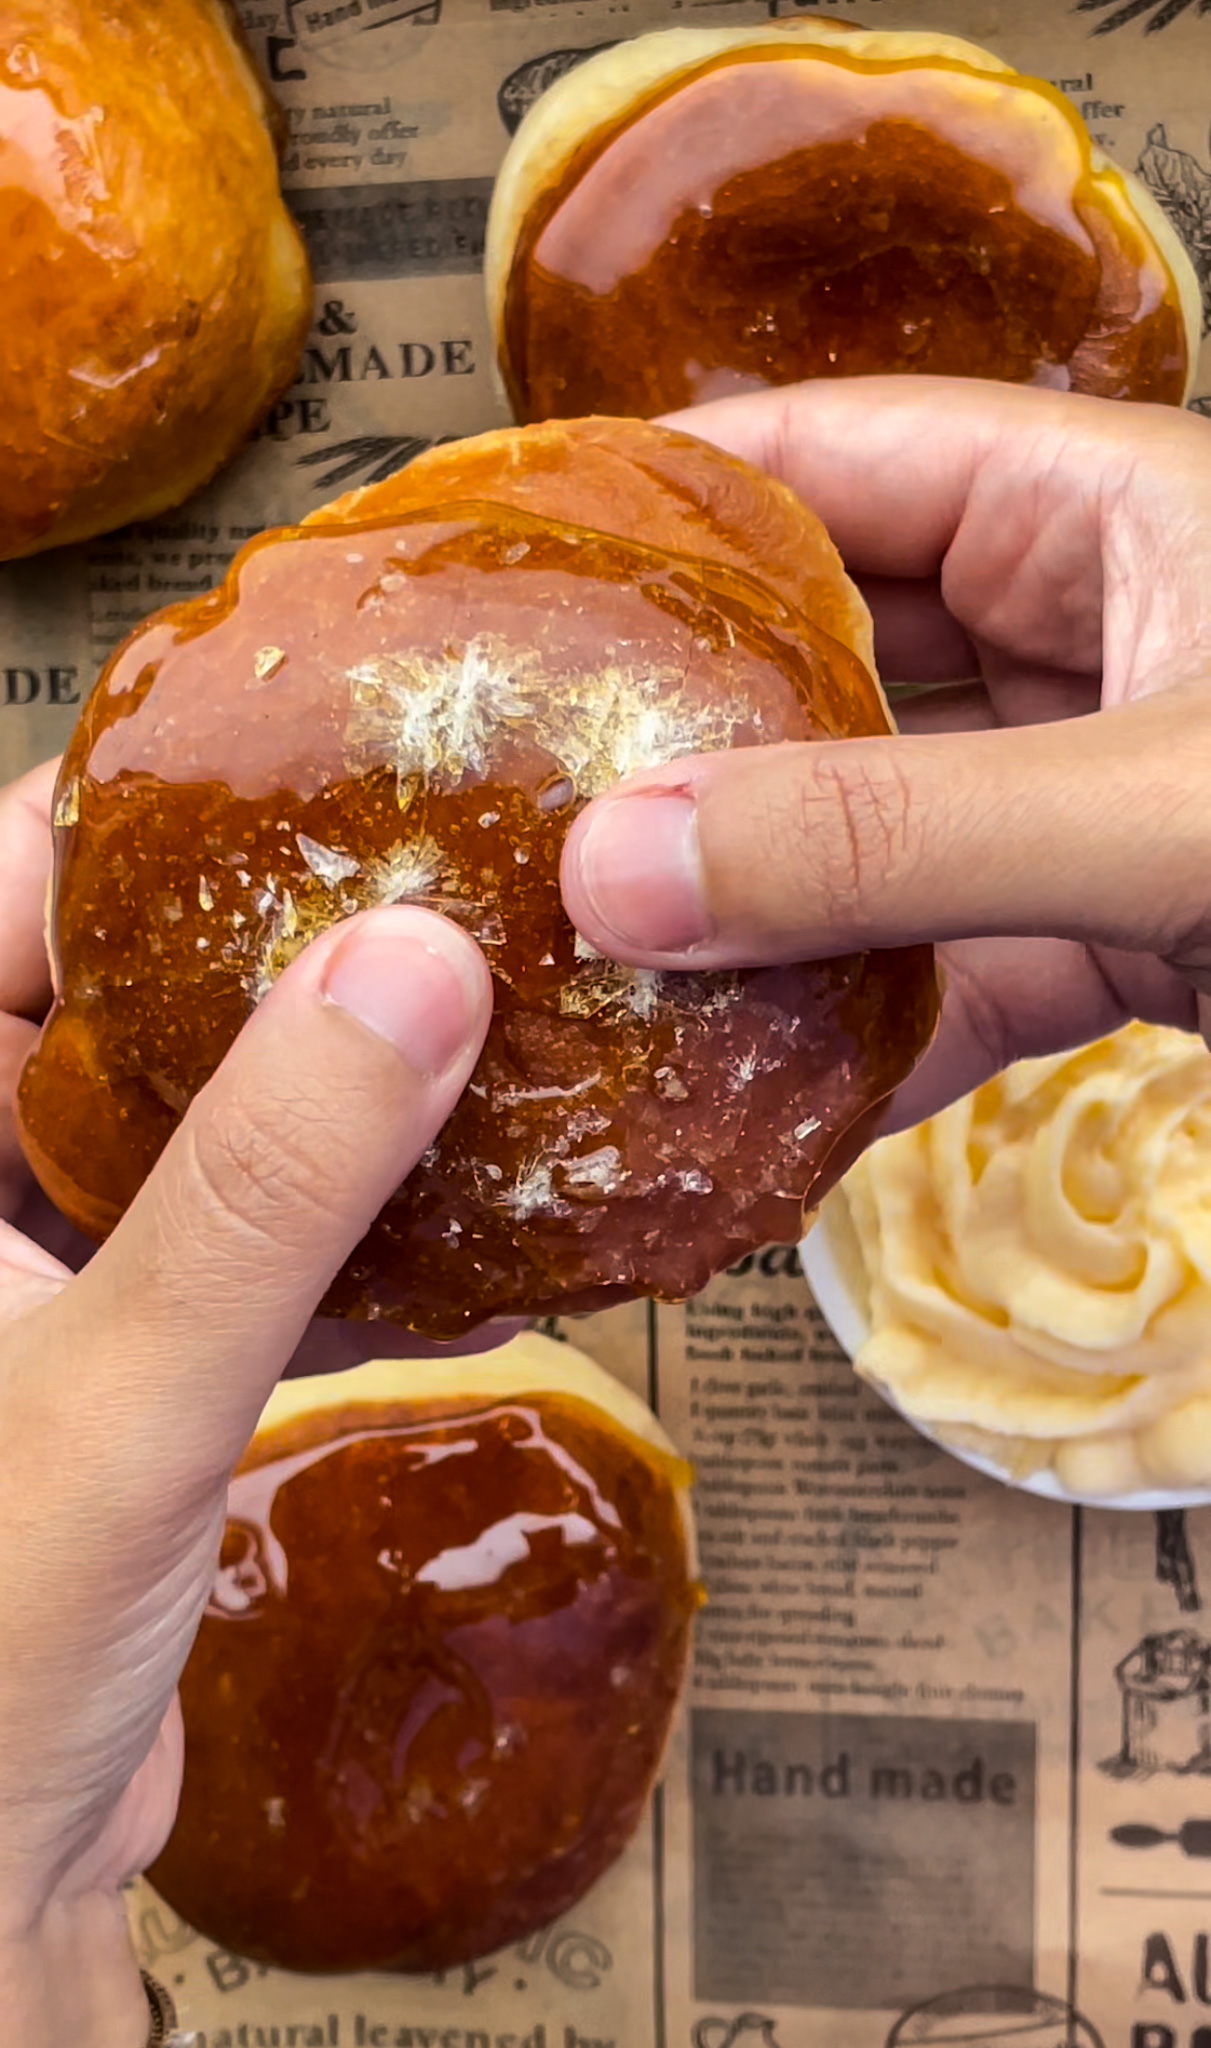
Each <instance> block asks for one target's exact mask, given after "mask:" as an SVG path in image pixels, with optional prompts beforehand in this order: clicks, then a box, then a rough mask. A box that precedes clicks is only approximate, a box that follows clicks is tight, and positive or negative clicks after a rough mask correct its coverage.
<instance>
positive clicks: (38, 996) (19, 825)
mask: <svg viewBox="0 0 1211 2048" xmlns="http://www.w3.org/2000/svg"><path fill="white" fill-rule="evenodd" d="M58 768H59V764H58V762H57V761H44V762H43V763H42V765H41V767H39V768H33V769H31V770H30V772H29V774H28V775H23V776H22V777H21V779H20V781H19V782H12V783H10V784H9V786H8V788H7V789H4V790H0V1012H2V1013H4V1014H5V1015H8V1016H16V1017H29V1018H32V1019H34V1020H38V1019H40V1018H41V1017H42V1016H43V1015H44V1014H45V1011H46V1009H47V1006H48V1004H49V1002H50V994H51V989H50V962H49V959H48V956H47V950H46V891H47V885H48V884H49V881H50V873H51V861H52V854H53V847H52V840H51V823H50V813H51V801H52V797H53V794H54V787H55V776H56V774H57V773H58Z"/></svg>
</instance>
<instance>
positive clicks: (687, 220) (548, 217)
mask: <svg viewBox="0 0 1211 2048" xmlns="http://www.w3.org/2000/svg"><path fill="white" fill-rule="evenodd" d="M486 281H487V290H488V299H489V305H490V311H491V317H492V322H493V327H494V332H495V334H496V338H497V345H498V351H499V360H500V366H501V370H502V373H503V376H504V381H505V384H506V386H507V389H508V392H509V396H510V398H511V400H512V403H513V407H514V411H515V413H516V415H517V417H518V418H519V419H527V420H528V419H550V418H565V417H569V418H570V417H575V416H577V415H579V414H581V413H587V412H602V413H627V414H633V415H635V416H636V417H638V418H650V417H652V416H654V415H655V414H657V413H662V412H669V411H672V410H674V409H675V408H677V407H681V406H687V405H693V404H697V403H699V402H701V401H703V400H706V399H710V398H718V397H724V396H726V395H728V394H729V393H732V392H737V391H744V390H753V389H757V388H759V387H761V386H763V385H771V384H772V385H777V384H791V383H796V382H798V381H799V380H800V379H803V378H807V377H839V376H855V375H860V374H867V373H879V372H889V371H916V372H921V373H932V374H934V375H944V376H964V377H988V378H996V379H1000V380H1003V381H1008V382H1012V383H1027V384H1029V383H1036V384H1047V385H1051V386H1053V387H1055V388H1057V389H1064V390H1073V391H1087V392H1094V393H1098V394H1100V395H1102V396H1104V397H1109V398H1134V399H1151V400H1156V401H1160V402H1163V403H1166V404H1170V405H1182V404H1184V402H1185V400H1186V399H1187V398H1188V397H1189V395H1190V391H1191V388H1192V379H1193V376H1194V373H1195V367H1196V358H1197V354H1198V347H1199V339H1200V335H1201V329H1202V310H1201V301H1200V295H1199V286H1198V280H1197V277H1196V275H1195V272H1194V268H1193V265H1192V264H1191V261H1190V259H1189V257H1188V256H1187V254H1186V251H1185V249H1184V248H1183V246H1182V244H1181V242H1180V240H1179V239H1178V236H1177V234H1176V233H1175V231H1174V229H1173V228H1172V226H1171V225H1170V223H1169V221H1168V220H1167V218H1166V216H1165V214H1164V213H1163V212H1162V211H1161V209H1160V207H1159V206H1158V205H1157V204H1156V202H1155V201H1154V200H1153V198H1152V196H1151V194H1150V193H1149V191H1148V190H1147V188H1146V186H1144V185H1143V184H1142V183H1141V182H1140V181H1139V180H1138V179H1136V178H1133V177H1130V176H1128V175H1127V174H1126V173H1125V172H1123V171H1120V170H1118V169H1116V168H1115V167H1114V166H1113V165H1112V164H1110V163H1109V162H1108V161H1107V160H1106V158H1105V157H1104V156H1103V154H1102V152H1101V151H1100V150H1099V149H1098V148H1096V147H1095V146H1094V144H1093V143H1092V141H1091V139H1090V137H1089V134H1088V132H1087V131H1086V129H1085V127H1084V125H1083V123H1082V122H1081V120H1080V119H1079V117H1078V115H1077V114H1076V112H1075V110H1074V109H1073V107H1072V106H1071V105H1070V104H1069V102H1068V101H1067V100H1066V99H1065V98H1064V97H1063V95H1062V94H1061V93H1059V92H1058V91H1057V90H1056V89H1055V88H1054V87H1052V86H1050V85H1048V84H1047V83H1046V82H1045V81H1043V80H1041V79H1037V78H1027V77H1023V76H1021V75H1020V74H1019V73H1017V72H1015V71H1013V70H1012V69H1011V68H1010V66H1009V65H1007V64H1004V63H1002V62H1001V60H1000V59H999V58H997V57H994V56H992V55H990V54H989V52H988V51H986V50H981V49H978V48H977V47H976V46H975V45H974V44H973V43H965V42H960V41H958V40H956V38H954V37H953V36H944V35H936V34H928V35H926V34H917V33H910V32H906V31H894V30H893V31H885V30H880V31H871V32H869V33H867V32H864V31H854V30H843V29H842V27H841V26H840V25H834V24H831V23H826V22H813V23H811V24H799V23H795V24H782V25H780V26H777V27H764V28H761V27H755V28H734V29H733V28H728V29H670V30H665V31H661V32H657V33H655V34H651V35H645V36H639V37H637V38H635V39H634V40H633V41H630V42H625V43H620V44H618V45H616V46H614V47H613V48H610V49H608V50H605V51H602V52H601V53H600V54H599V55H596V56H593V57H590V58H589V59H588V61H587V62H586V63H584V64H582V65H580V66H578V67H577V68H576V69H574V70H572V71H570V72H569V73H568V74H567V75H566V76H565V77H562V78H560V79H559V80H558V81H557V83H556V84H554V85H553V86H552V87H551V89H550V90H549V91H548V92H547V93H545V94H544V95H543V96H542V97H541V98H540V99H539V100H538V101H537V102H536V103H535V105H534V106H533V108H532V109H531V111H530V113H529V114H528V115H527V116H526V118H525V120H524V121H523V123H522V125H521V127H520V129H519V130H518V133H517V135H516V136H515V138H514V140H513V142H512V144H511V146H510V149H509V152H508V155H507V157H506V159H505V162H504V165H503V167H502V169H501V173H500V177H499V179H498V181H497V185H496V190H495V194H494V198H493V203H492V210H491V216H490V220H489V227H488V242H487V256H486Z"/></svg>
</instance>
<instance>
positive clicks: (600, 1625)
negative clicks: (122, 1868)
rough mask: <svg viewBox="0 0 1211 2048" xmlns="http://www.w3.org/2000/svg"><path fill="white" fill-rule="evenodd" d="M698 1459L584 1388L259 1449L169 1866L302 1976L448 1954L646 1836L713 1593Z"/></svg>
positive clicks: (191, 1714)
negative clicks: (703, 1538)
mask: <svg viewBox="0 0 1211 2048" xmlns="http://www.w3.org/2000/svg"><path fill="white" fill-rule="evenodd" d="M687 1478H688V1472H687V1470H686V1468H685V1467H684V1466H682V1465H680V1463H679V1462H678V1461H676V1460H674V1459H672V1458H670V1457H667V1456H662V1455H661V1453H659V1452H658V1451H656V1450H655V1449H654V1448H653V1447H652V1446H650V1445H647V1444H641V1443H640V1442H639V1440H638V1439H637V1438H635V1437H632V1436H631V1435H630V1434H629V1433H628V1432H626V1431H624V1430H622V1429H621V1428H619V1426H618V1425H617V1424H616V1423H614V1422H612V1421H610V1420H608V1419H607V1418H605V1417H604V1416H603V1415H602V1414H601V1413H600V1412H599V1411H598V1410H597V1409H595V1408H594V1407H592V1406H591V1405H589V1404H588V1403H586V1402H580V1401H575V1400H568V1399H566V1398H559V1397H553V1396H551V1395H542V1396H538V1397H530V1398H528V1397H527V1396H526V1395H525V1394H524V1393H521V1394H519V1395H518V1396H517V1397H516V1399H512V1400H508V1401H496V1402H489V1403H481V1404H478V1405H477V1404H475V1403H474V1402H471V1401H460V1402H450V1403H446V1404H443V1405H426V1406H425V1407H423V1408H420V1409H411V1410H404V1411H403V1413H402V1414H401V1411H400V1409H399V1408H372V1407H364V1406H363V1407H352V1408H346V1409H344V1410H338V1411H335V1412H334V1411H328V1412H325V1413H323V1414H320V1415H313V1416H308V1417H305V1418H302V1419H300V1420H299V1421H298V1422H297V1423H294V1424H288V1425H287V1426H286V1427H284V1428H278V1429H275V1430H272V1431H270V1432H268V1433H267V1434H266V1435H265V1436H263V1437H258V1438H257V1440H256V1441H255V1442H254V1444H253V1446H252V1449H251V1451H250V1453H249V1455H248V1456H247V1458H246V1459H245V1461H244V1464H243V1466H242V1467H241V1471H240V1474H239V1475H238V1476H237V1477H236V1479H235V1480H234V1481H233V1483H232V1486H231V1491H230V1495H229V1504H228V1517H229V1519H228V1523H227V1531H226V1535H225V1538H224V1543H223V1553H222V1561H221V1567H220V1571H219V1577H218V1581H217V1585H216V1590H215V1594H214V1596H213V1598H212V1600H211V1603H210V1606H209V1607H208V1609H207V1612H206V1616H205V1619H204V1620H203V1623H202V1627H201V1631H200V1633H199V1636H198V1639H197V1643H196V1645H195V1647H194V1650H193V1653H192V1655H191V1657H190V1660H189V1664H188V1666H187V1668H186V1671H185V1675H184V1679H183V1681H182V1687H181V1696H182V1702H183V1706H184V1712H185V1731H186V1751H185V1784H184V1791H183V1794H182V1798H181V1807H180V1813H179V1817H178V1820H177V1825H176V1829H175V1831H174V1833H173V1836H172V1838H171V1840H170V1842H169V1844H168V1847H167V1849H166V1850H165V1852H164V1854H163V1856H162V1858H161V1859H160V1861H159V1863H158V1864H157V1865H156V1866H155V1868H154V1869H153V1871H152V1873H151V1876H152V1880H153V1882H154V1883H155V1885H156V1886H157V1888H158V1890H159V1891H161V1892H162V1893H163V1895H164V1897H165V1898H166V1899H167V1900H168V1901H169V1903H170V1904H171V1905H172V1906H174V1907H175V1908H176V1909H177V1911H178V1912H180V1913H181V1914H183V1915H184V1917H185V1919H186V1920H187V1921H189V1923H190V1924H191V1925H192V1926H194V1927H197V1928H198V1929H200V1930H201V1932H202V1933H203V1934H205V1935H206V1936H208V1937H209V1938H210V1939H211V1940H212V1941H217V1942H220V1943H222V1945H223V1946H224V1947H225V1948H229V1949H232V1950H234V1951H235V1952H236V1954H238V1955H245V1956H251V1957H254V1958H257V1959H259V1960H262V1961H264V1962H267V1963H274V1964H278V1965H280V1966H282V1967H285V1968H287V1969H292V1970H308V1971H328V1970H353V1969H375V1968H384V1967H395V1968H400V1969H405V1970H420V1971H427V1970H437V1969H444V1968H447V1967H448V1966H449V1965H451V1964H454V1963H459V1962H462V1961H465V1960H467V1959H468V1958H470V1957H472V1956H479V1955H484V1954H487V1953H489V1952H490V1951H491V1950H493V1949H497V1948H500V1947H502V1946H503V1945H504V1944H505V1943H508V1942H514V1941H520V1940H522V1939H523V1938H524V1937H525V1936H526V1935H528V1934H531V1933H532V1932H533V1931H534V1930H535V1929H536V1928H538V1927H542V1926H545V1925H547V1924H548V1923H549V1922H550V1921H552V1920H554V1919H555V1918H557V1916H558V1915H559V1914H561V1913H563V1912H565V1911H566V1910H567V1909H568V1908H569V1907H570V1906H572V1905H573V1904H574V1903H575V1901H576V1900H577V1899H579V1898H580V1897H581V1895H582V1894H583V1893H584V1892H585V1891H586V1890H587V1889H588V1887H589V1886H590V1885H591V1884H593V1883H594V1882H595V1880H596V1879H597V1878H598V1877H599V1876H600V1875H601V1873H602V1872H603V1871H604V1870H606V1869H607V1868H608V1867H609V1865H610V1864H611V1863H613V1862H614V1860H615V1858H616V1857H617V1856H618V1855H619V1854H620V1853H621V1851H622V1850H623V1848H624V1847H625V1845H626V1843H627V1842H628V1841H629V1840H630V1838H631V1836H632V1834H633V1833H634V1831H635V1828H636V1827H637V1825H638V1823H639V1820H640V1818H641V1816H642V1814H643V1811H644V1808H645V1806H646V1803H647V1799H648V1796H649V1793H650V1791H651V1788H652V1783H653V1780H654V1777H655V1775H656V1772H657V1770H658V1768H659V1765H660V1761H661V1757H662V1755H663V1751H664V1746H665V1741H666V1738H667V1735H668V1729H669V1723H670V1720H671V1717H672V1714H673V1710H674V1707H675V1706H676V1703H677V1698H678V1694H679V1691H680V1687H681V1683H682V1677H683V1673H684V1669H685V1663H686V1655H687V1650H688V1644H689V1634H690V1625H691V1618H692V1615H693V1613H694V1610H695V1608H696V1606H697V1604H698V1590H697V1587H696V1585H695V1583H694V1580H693V1578H692V1576H691V1567H690V1563H689V1558H688V1555H687V1545H686V1531H685V1522H684V1519H683V1511H682V1507H681V1503H680V1500H679V1497H678V1490H679V1488H682V1489H683V1488H684V1486H685V1483H686V1480H687Z"/></svg>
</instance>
